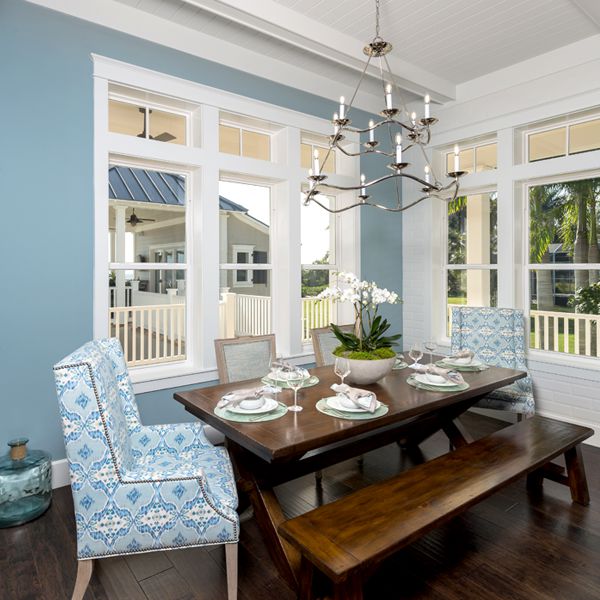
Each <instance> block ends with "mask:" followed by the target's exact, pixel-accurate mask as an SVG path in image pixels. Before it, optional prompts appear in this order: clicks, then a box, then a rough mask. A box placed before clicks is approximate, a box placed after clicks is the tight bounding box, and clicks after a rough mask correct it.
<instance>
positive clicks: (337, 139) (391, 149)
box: [304, 0, 465, 213]
mask: <svg viewBox="0 0 600 600" xmlns="http://www.w3.org/2000/svg"><path fill="white" fill-rule="evenodd" d="M379 4H380V0H375V37H374V38H373V40H372V41H371V42H370V43H369V44H367V45H366V46H365V47H364V49H363V52H364V53H365V55H366V56H367V60H366V63H365V66H364V69H363V70H362V73H361V76H360V79H359V81H358V84H357V85H356V88H355V90H354V93H353V94H352V97H351V98H350V101H349V102H348V103H347V104H346V101H345V99H344V97H343V96H342V97H341V98H340V108H339V113H335V114H334V115H333V120H332V124H333V135H330V136H329V147H328V149H327V153H326V155H325V159H324V160H323V161H322V163H321V161H320V160H319V152H318V150H316V149H315V151H314V157H313V168H312V169H310V170H309V172H308V173H309V174H308V190H307V191H306V192H304V205H305V206H308V205H309V204H310V203H311V202H314V203H315V204H318V205H319V206H320V207H321V208H323V209H325V210H327V211H328V212H330V213H340V212H343V211H346V210H349V209H351V208H355V207H357V206H374V207H376V208H380V209H382V210H387V211H390V212H402V211H404V210H406V209H407V208H410V207H411V206H414V205H415V204H418V203H419V202H422V201H423V200H426V199H427V198H437V199H439V200H442V201H445V202H451V201H452V200H455V199H456V197H457V195H458V190H459V178H460V177H461V176H462V175H464V174H465V171H461V170H460V150H459V148H458V146H455V147H454V163H453V166H454V168H453V170H452V171H451V172H449V173H447V177H448V178H450V182H448V183H444V182H442V181H440V180H439V178H438V177H437V176H436V173H435V170H434V169H433V166H432V165H431V162H430V161H429V158H428V157H427V153H426V152H425V149H426V148H427V147H428V145H429V143H430V141H431V126H432V125H435V123H437V121H438V120H437V119H436V118H435V117H432V116H431V110H430V97H429V95H426V96H425V98H424V101H425V105H424V111H423V117H422V118H417V114H416V113H415V112H413V113H411V114H409V113H408V110H407V109H406V105H405V104H404V101H403V100H402V96H401V94H400V90H399V88H398V86H397V84H396V79H395V78H394V76H393V74H392V70H391V68H390V65H389V62H388V59H387V54H389V53H390V52H391V50H392V45H391V44H390V43H389V42H386V41H385V40H384V39H383V38H382V37H381V36H380V35H379ZM372 62H377V66H378V68H379V78H380V80H381V89H382V95H383V98H384V101H385V108H384V109H383V110H382V111H381V112H380V113H379V114H380V115H381V119H380V120H378V121H377V122H374V121H369V126H368V127H367V128H365V129H358V128H356V127H352V121H351V120H350V118H349V117H350V112H351V109H352V103H353V102H354V99H355V98H356V95H357V93H358V90H359V89H360V86H361V84H362V82H363V79H364V78H365V75H366V73H367V70H368V68H369V66H370V65H371V63H372ZM395 102H398V105H397V106H395V104H394V103H395ZM403 119H404V120H403ZM348 132H352V133H355V134H359V135H363V136H364V137H365V138H366V136H367V134H368V140H366V141H365V142H363V143H362V149H361V150H359V152H350V151H348V150H347V149H346V148H344V145H343V144H342V142H343V140H344V139H345V136H344V133H348ZM377 137H380V138H383V139H387V140H389V146H388V147H387V148H388V149H387V150H384V149H382V147H383V146H385V144H383V142H382V141H380V140H378V139H377ZM336 150H338V151H339V152H341V153H342V154H345V155H346V156H354V157H360V156H367V155H369V154H372V155H376V156H379V157H381V158H382V164H383V162H386V161H388V160H390V161H391V162H389V163H388V164H387V165H386V167H387V168H388V169H389V170H390V171H391V173H385V172H384V173H385V174H383V175H381V176H380V177H378V178H376V179H373V180H371V181H367V180H366V178H365V175H364V174H361V176H360V182H359V183H357V185H354V186H339V185H333V184H331V183H327V179H328V177H327V175H325V174H323V166H324V165H325V164H326V163H327V159H328V158H329V155H330V154H331V152H335V151H336ZM409 151H413V152H420V153H421V154H422V155H423V158H424V160H425V169H424V172H423V175H422V176H417V175H414V174H412V173H410V172H408V170H407V167H409V166H410V163H408V162H405V160H406V156H407V154H408V153H409ZM402 178H407V179H412V180H413V181H415V182H416V183H417V184H418V186H419V187H420V188H421V193H422V195H421V196H420V197H419V198H417V199H416V200H413V201H412V202H410V203H409V204H405V205H403V204H402V195H401V187H400V182H401V180H402ZM384 181H394V182H395V192H396V194H395V196H396V204H395V205H392V206H389V205H385V204H381V203H378V202H377V201H375V200H374V199H372V198H371V195H370V194H369V193H368V192H371V190H372V188H374V187H375V186H377V185H378V184H381V183H383V182H384ZM328 190H339V191H357V192H359V193H358V198H357V201H356V202H354V203H353V204H350V205H346V206H343V207H341V208H338V209H335V208H331V207H329V206H328V205H327V203H326V202H325V201H324V200H322V198H323V196H324V195H325V194H326V193H327V191H328Z"/></svg>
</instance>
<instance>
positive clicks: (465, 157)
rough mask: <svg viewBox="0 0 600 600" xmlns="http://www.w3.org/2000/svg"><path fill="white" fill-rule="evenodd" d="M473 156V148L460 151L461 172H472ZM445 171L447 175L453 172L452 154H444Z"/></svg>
mask: <svg viewBox="0 0 600 600" xmlns="http://www.w3.org/2000/svg"><path fill="white" fill-rule="evenodd" d="M474 155H475V151H474V150H473V148H467V149H466V150H461V151H460V154H459V166H460V170H461V171H466V172H467V173H472V172H473V160H474ZM446 169H447V172H448V173H452V172H454V152H449V153H448V154H446Z"/></svg>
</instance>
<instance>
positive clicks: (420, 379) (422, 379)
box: [415, 373, 459, 387]
mask: <svg viewBox="0 0 600 600" xmlns="http://www.w3.org/2000/svg"><path fill="white" fill-rule="evenodd" d="M415 379H416V380H417V381H418V382H419V383H424V384H425V385H434V386H435V387H452V386H455V385H459V384H458V383H452V382H451V381H444V383H431V381H429V379H427V375H426V374H425V373H417V374H416V375H415Z"/></svg>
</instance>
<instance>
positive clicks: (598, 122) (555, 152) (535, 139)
mask: <svg viewBox="0 0 600 600" xmlns="http://www.w3.org/2000/svg"><path fill="white" fill-rule="evenodd" d="M526 139H527V159H528V161H529V162H535V161H538V160H547V159H549V158H557V157H560V156H567V155H569V154H579V153H581V152H589V151H591V150H599V149H600V119H598V118H596V119H589V120H585V121H581V122H579V123H573V124H571V125H563V126H560V127H552V128H549V129H544V130H543V131H537V132H530V133H528V134H527V137H526Z"/></svg>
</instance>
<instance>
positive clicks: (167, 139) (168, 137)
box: [137, 106, 175, 142]
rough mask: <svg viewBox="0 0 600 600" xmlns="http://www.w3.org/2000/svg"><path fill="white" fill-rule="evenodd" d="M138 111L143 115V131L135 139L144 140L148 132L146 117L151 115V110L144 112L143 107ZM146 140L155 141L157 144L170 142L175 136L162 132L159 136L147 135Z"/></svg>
mask: <svg viewBox="0 0 600 600" xmlns="http://www.w3.org/2000/svg"><path fill="white" fill-rule="evenodd" d="M138 110H139V111H140V112H141V113H143V114H144V131H142V133H138V134H137V137H139V138H145V137H146V132H147V131H148V116H149V115H151V114H152V109H150V108H149V109H147V110H146V109H145V108H144V107H142V106H140V108H139V109H138ZM148 139H149V140H157V141H159V142H170V141H171V140H174V139H175V136H174V135H172V134H170V133H169V132H168V131H163V132H162V133H161V134H160V135H157V136H154V137H153V136H151V135H150V134H149V133H148Z"/></svg>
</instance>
